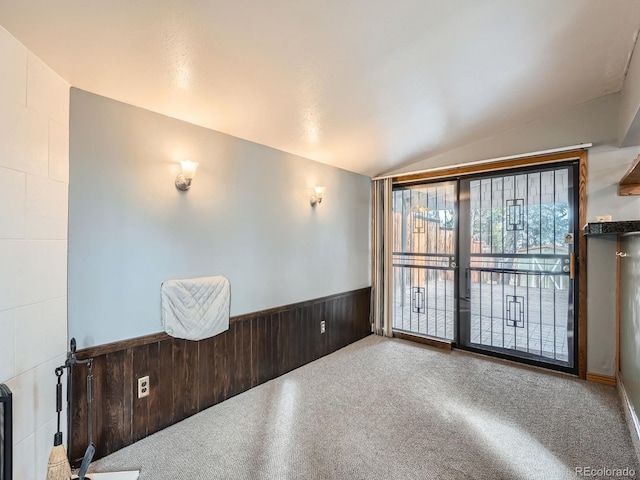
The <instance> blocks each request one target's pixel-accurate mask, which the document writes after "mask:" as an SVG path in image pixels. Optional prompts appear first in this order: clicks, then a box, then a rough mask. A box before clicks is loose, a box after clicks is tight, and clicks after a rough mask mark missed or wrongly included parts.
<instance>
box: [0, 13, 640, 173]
mask: <svg viewBox="0 0 640 480" xmlns="http://www.w3.org/2000/svg"><path fill="white" fill-rule="evenodd" d="M0 25H2V26H4V27H5V28H6V29H7V30H9V31H10V32H11V33H12V34H13V35H14V36H15V37H16V38H18V40H20V41H21V42H22V43H23V44H25V45H26V46H27V47H28V48H29V49H30V50H32V51H33V52H34V53H35V54H36V55H38V56H39V57H40V58H42V59H43V60H44V61H45V62H46V63H47V64H48V65H50V66H51V67H52V68H53V69H54V70H56V71H57V72H58V73H59V74H60V75H62V76H63V77H64V78H65V79H66V80H68V81H69V82H70V83H71V84H72V85H73V86H76V87H78V88H81V89H84V90H88V91H91V92H94V93H98V94H101V95H105V96H108V97H111V98H114V99H117V100H122V101H124V102H127V103H130V104H133V105H137V106H140V107H144V108H147V109H149V110H153V111H156V112H160V113H164V114H166V115H170V116H172V117H176V118H180V119H183V120H187V121H189V122H193V123H196V124H199V125H202V126H205V127H209V128H212V129H214V130H219V131H221V132H225V133H228V134H231V135H235V136H238V137H241V138H245V139H248V140H252V141H254V142H258V143H261V144H264V145H269V146H271V147H275V148H278V149H281V150H284V151H287V152H292V153H295V154H298V155H302V156H304V157H308V158H311V159H314V160H318V161H321V162H325V163H328V164H331V165H335V166H339V167H342V168H345V169H348V170H352V171H356V172H360V173H365V174H368V175H373V174H378V173H381V172H384V171H388V170H391V169H394V168H398V167H399V166H401V165H406V164H408V163H411V162H413V161H418V160H422V159H424V158H427V157H429V156H430V155H433V154H435V153H439V152H442V151H445V150H448V149H450V148H453V147H456V146H460V145H462V144H464V143H467V142H469V141H471V140H474V139H478V138H482V137H485V136H488V135H491V134H494V133H496V132H499V131H502V130H505V129H506V128H509V127H511V126H514V125H517V124H522V123H525V122H528V121H531V120H533V119H536V118H539V117H541V116H543V115H544V114H545V113H549V112H553V111H559V110H561V109H563V108H568V107H570V106H573V105H575V104H578V103H581V102H584V101H587V100H590V99H592V98H595V97H598V96H601V95H604V94H607V93H611V92H614V91H617V90H619V89H620V88H621V86H622V82H623V76H624V70H625V66H626V63H627V59H628V55H629V53H630V51H631V49H632V47H633V39H634V33H635V31H636V30H637V29H638V28H639V27H640V1H638V0H483V1H479V0H394V1H392V0H342V1H334V0H329V1H324V2H323V1H317V0H316V1H307V0H271V1H263V0H233V1H228V0H135V1H131V0H108V1H105V0H103V1H96V0H91V1H88V0H55V1H52V0H19V1H10V0H1V1H0Z"/></svg>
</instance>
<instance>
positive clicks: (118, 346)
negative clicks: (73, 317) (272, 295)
mask: <svg viewBox="0 0 640 480" xmlns="http://www.w3.org/2000/svg"><path fill="white" fill-rule="evenodd" d="M370 289H371V287H366V288H361V289H359V290H353V291H351V292H343V293H337V294H334V295H328V296H326V297H321V298H316V299H313V300H307V301H304V302H300V303H294V304H290V305H283V306H280V307H274V308H269V309H266V310H261V311H259V312H253V313H246V314H243V315H237V316H235V317H231V318H230V319H229V324H230V325H232V324H234V323H238V322H242V321H245V320H247V319H250V318H255V317H258V316H265V315H273V314H275V313H281V312H285V311H287V310H292V309H296V308H303V307H308V306H312V305H314V304H317V303H323V302H327V301H329V300H336V299H338V298H342V297H345V296H350V295H356V294H358V293H362V292H366V291H369V290H370ZM170 338H172V337H170V336H169V335H167V334H166V333H165V332H158V333H152V334H150V335H144V336H142V337H135V338H129V339H126V340H119V341H116V342H111V343H105V344H102V345H96V346H93V347H87V348H83V349H81V350H78V352H77V356H78V358H79V359H80V360H85V359H87V358H92V357H97V356H99V355H106V354H107V353H113V352H118V351H121V350H126V349H127V348H135V347H141V346H143V345H149V344H152V343H157V342H161V341H163V340H169V339H170Z"/></svg>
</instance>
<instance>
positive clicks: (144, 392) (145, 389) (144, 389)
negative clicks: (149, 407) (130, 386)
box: [138, 376, 149, 398]
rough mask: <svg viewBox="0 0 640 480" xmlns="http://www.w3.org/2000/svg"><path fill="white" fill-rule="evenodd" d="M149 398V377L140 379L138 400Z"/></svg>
mask: <svg viewBox="0 0 640 480" xmlns="http://www.w3.org/2000/svg"><path fill="white" fill-rule="evenodd" d="M148 396H149V376H146V377H140V378H139V379H138V398H143V397H148Z"/></svg>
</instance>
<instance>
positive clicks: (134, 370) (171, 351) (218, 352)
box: [70, 288, 371, 465]
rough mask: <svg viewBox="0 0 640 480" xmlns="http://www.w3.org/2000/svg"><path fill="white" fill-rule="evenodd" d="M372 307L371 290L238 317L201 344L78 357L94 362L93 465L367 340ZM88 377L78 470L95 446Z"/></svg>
mask: <svg viewBox="0 0 640 480" xmlns="http://www.w3.org/2000/svg"><path fill="white" fill-rule="evenodd" d="M370 302H371V289H370V288H364V289H360V290H355V291H352V292H347V293H343V294H338V295H333V296H330V297H325V298H320V299H317V300H311V301H307V302H303V303H299V304H294V305H288V306H285V307H280V308H274V309H270V310H265V311H262V312H256V313H253V314H250V315H242V316H239V317H233V318H232V319H231V320H230V325H229V330H228V331H226V332H224V333H222V334H220V335H217V336H215V337H212V338H209V339H206V340H202V341H199V342H192V341H188V340H181V339H176V338H172V337H169V336H168V335H166V334H164V333H160V334H154V335H149V336H146V337H140V338H135V339H131V340H125V341H122V342H116V343H113V344H108V345H101V346H97V347H92V348H88V349H84V350H79V351H78V358H91V357H93V359H94V362H93V418H94V422H93V425H94V433H93V437H94V438H93V440H94V443H95V446H96V455H95V457H94V458H96V459H97V458H101V457H104V456H105V455H108V454H109V453H112V452H115V451H116V450H119V449H121V448H123V447H125V446H127V445H130V444H132V443H133V442H136V441H138V440H140V439H142V438H144V437H146V436H148V435H151V434H152V433H154V432H157V431H158V430H161V429H163V428H165V427H168V426H169V425H172V424H174V423H176V422H179V421H180V420H183V419H184V418H186V417H189V416H190V415H193V414H194V413H197V412H199V411H201V410H204V409H205V408H208V407H210V406H212V405H215V404H217V403H220V402H222V401H224V400H226V399H227V398H230V397H233V396H234V395H237V394H239V393H242V392H244V391H245V390H248V389H249V388H252V387H255V386H256V385H259V384H261V383H264V382H266V381H268V380H271V379H272V378H275V377H278V376H280V375H282V374H284V373H287V372H289V371H291V370H293V369H295V368H298V367H300V366H302V365H304V364H306V363H309V362H311V361H313V360H316V359H318V358H320V357H322V356H324V355H327V354H329V353H331V352H334V351H336V350H338V349H340V348H342V347H345V346H346V345H349V344H350V343H353V342H355V341H357V340H360V339H362V338H364V337H366V336H367V335H369V334H370V333H371V325H370V321H369V312H370ZM322 320H324V321H325V324H326V333H324V334H321V333H320V322H321V321H322ZM86 375H87V371H86V368H85V367H84V366H79V367H77V368H76V369H75V372H74V383H73V405H72V414H71V418H72V435H71V442H70V452H71V455H70V456H71V458H72V459H73V462H74V463H75V464H76V465H77V464H78V463H79V461H78V459H80V458H81V457H82V455H83V454H84V450H85V448H86V446H87V443H88V434H87V401H86V400H87V397H86V390H87V385H86V381H87V379H86ZM147 375H148V376H149V382H150V391H149V396H148V397H144V398H141V399H138V398H137V389H138V387H137V384H138V381H137V379H138V378H140V377H144V376H147Z"/></svg>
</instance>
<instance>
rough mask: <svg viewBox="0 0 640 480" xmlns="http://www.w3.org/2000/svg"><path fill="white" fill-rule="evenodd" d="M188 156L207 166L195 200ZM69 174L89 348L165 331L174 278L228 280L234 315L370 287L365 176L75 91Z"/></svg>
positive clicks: (72, 237)
mask: <svg viewBox="0 0 640 480" xmlns="http://www.w3.org/2000/svg"><path fill="white" fill-rule="evenodd" d="M184 159H190V160H193V161H196V162H199V163H200V166H199V167H198V171H197V174H196V177H195V179H194V182H193V186H192V187H191V190H189V191H188V192H180V191H178V190H177V189H176V188H175V186H174V179H175V176H176V175H177V174H178V173H179V172H180V165H179V163H178V162H179V161H180V160H184ZM69 175H70V191H69V273H68V274H69V280H68V281H69V334H70V336H75V337H76V339H77V340H78V346H79V347H80V348H82V347H87V346H91V345H99V344H103V343H108V342H112V341H117V340H122V339H127V338H132V337H137V336H140V335H145V334H149V333H154V332H158V331H161V326H160V284H161V282H163V281H165V280H169V279H176V278H190V277H200V276H209V275H224V276H226V277H228V278H229V280H230V282H231V295H232V299H231V314H232V315H239V314H243V313H249V312H253V311H257V310H262V309H265V308H270V307H275V306H279V305H284V304H288V303H294V302H298V301H303V300H308V299H312V298H317V297H322V296H325V295H330V294H334V293H338V292H343V291H348V290H353V289H356V288H361V287H365V286H368V285H370V284H371V279H370V258H371V255H370V252H371V248H370V243H371V242H370V218H371V213H370V204H371V182H370V178H369V177H366V176H362V175H358V174H354V173H351V172H347V171H344V170H340V169H337V168H334V167H330V166H327V165H324V164H320V163H317V162H313V161H310V160H307V159H303V158H300V157H297V156H294V155H291V154H287V153H284V152H282V151H279V150H274V149H272V148H268V147H265V146H262V145H258V144H255V143H252V142H248V141H245V140H241V139H238V138H235V137H231V136H228V135H225V134H222V133H219V132H215V131H212V130H208V129H205V128H201V127H197V126H194V125H192V124H189V123H185V122H182V121H179V120H175V119H172V118H169V117H165V116H163V115H159V114H156V113H153V112H150V111H146V110H142V109H140V108H137V107H133V106H130V105H126V104H123V103H120V102H117V101H115V100H111V99H108V98H105V97H100V96H97V95H94V94H91V93H88V92H85V91H82V90H78V89H72V91H71V117H70V174H69ZM314 185H323V186H324V187H325V188H326V191H325V198H324V200H323V202H322V204H320V205H319V206H318V207H316V208H311V206H310V205H309V197H310V196H311V194H312V191H313V186H314Z"/></svg>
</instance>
